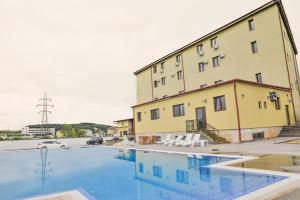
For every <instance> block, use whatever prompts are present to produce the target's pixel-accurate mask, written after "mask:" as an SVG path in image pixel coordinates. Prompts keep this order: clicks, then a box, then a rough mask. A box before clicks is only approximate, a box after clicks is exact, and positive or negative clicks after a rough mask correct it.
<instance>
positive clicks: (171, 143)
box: [166, 135, 183, 146]
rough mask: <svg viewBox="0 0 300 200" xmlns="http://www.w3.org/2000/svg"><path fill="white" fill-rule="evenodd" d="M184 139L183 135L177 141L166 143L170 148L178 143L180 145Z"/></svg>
mask: <svg viewBox="0 0 300 200" xmlns="http://www.w3.org/2000/svg"><path fill="white" fill-rule="evenodd" d="M182 138H183V136H182V135H178V136H177V138H176V139H175V140H170V142H168V143H166V145H169V146H172V145H176V144H177V143H179V142H180V141H181V140H182Z"/></svg>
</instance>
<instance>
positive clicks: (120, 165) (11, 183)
mask: <svg viewBox="0 0 300 200" xmlns="http://www.w3.org/2000/svg"><path fill="white" fill-rule="evenodd" d="M237 159H240V158H239V157H224V156H220V155H216V156H213V155H191V154H189V155H188V154H170V153H160V152H151V151H136V150H129V149H114V148H107V147H93V148H74V149H66V150H64V149H58V150H48V151H46V150H42V151H41V150H30V151H17V152H3V153H0V173H1V174H0V199H1V200H15V199H24V198H28V197H34V196H39V195H45V194H51V193H58V192H63V191H69V190H79V191H80V192H82V193H83V194H84V195H85V196H86V197H87V198H88V199H92V200H93V199H99V200H116V199H123V200H138V199H139V200H158V199H161V200H184V199H189V200H192V199H193V200H196V199H197V200H198V199H199V200H218V199H222V200H226V199H235V198H238V197H241V196H243V195H245V194H248V193H251V192H253V191H256V190H257V189H260V188H263V187H266V186H268V185H271V184H274V183H277V182H280V181H282V180H284V179H286V178H287V177H286V176H278V175H270V174H269V175H268V174H263V173H253V172H245V171H240V170H231V169H224V168H218V167H213V166H214V165H216V164H218V163H225V162H231V161H234V160H237Z"/></svg>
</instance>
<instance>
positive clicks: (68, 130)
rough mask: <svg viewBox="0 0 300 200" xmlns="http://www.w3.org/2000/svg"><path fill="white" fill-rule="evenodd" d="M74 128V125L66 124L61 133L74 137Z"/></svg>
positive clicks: (64, 135)
mask: <svg viewBox="0 0 300 200" xmlns="http://www.w3.org/2000/svg"><path fill="white" fill-rule="evenodd" d="M72 130H73V127H72V125H71V124H64V126H63V128H62V130H61V133H62V135H63V137H72V136H71V134H72Z"/></svg>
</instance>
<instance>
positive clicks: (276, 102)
mask: <svg viewBox="0 0 300 200" xmlns="http://www.w3.org/2000/svg"><path fill="white" fill-rule="evenodd" d="M275 109H276V110H280V98H279V97H277V100H276V101H275Z"/></svg>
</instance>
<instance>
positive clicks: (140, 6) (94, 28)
mask: <svg viewBox="0 0 300 200" xmlns="http://www.w3.org/2000/svg"><path fill="white" fill-rule="evenodd" d="M266 2H268V0H243V1H241V0H226V1H220V0H148V1H146V0H126V1H124V0H114V1H110V0H51V1H50V0H47V1H46V0H26V1H24V0H0V73H1V78H0V129H7V128H10V129H18V128H21V127H22V126H25V125H27V124H37V123H40V121H41V116H40V115H39V114H38V113H37V112H38V109H37V108H36V107H35V105H36V104H37V103H38V99H39V98H40V97H42V95H43V94H44V91H45V90H46V91H47V92H48V95H49V96H50V97H51V98H52V99H53V103H54V104H55V108H54V109H53V113H52V114H51V115H50V122H51V123H77V122H95V123H104V124H112V121H113V120H117V119H122V118H128V117H131V116H132V110H131V108H130V107H131V106H132V105H134V104H135V91H136V89H135V77H134V75H133V72H134V71H135V70H137V69H139V68H141V67H143V66H145V65H146V64H148V63H150V62H152V61H154V60H156V59H158V58H160V57H162V56H164V55H165V54H167V53H170V52H171V51H173V50H176V49H177V48H179V47H181V46H183V45H185V44H187V43H189V42H191V41H193V40H195V39H197V38H199V37H201V36H202V35H204V34H206V33H208V32H210V31H213V30H214V29H216V28H218V27H220V26H222V25H224V24H225V23H228V22H230V21H232V20H234V19H236V18H238V17H240V16H241V15H243V14H245V13H247V12H249V11H251V10H253V9H255V8H257V7H259V6H261V5H262V4H264V3H266ZM283 3H284V7H285V10H286V12H287V15H288V18H289V21H290V24H291V28H292V31H293V34H294V37H295V41H296V44H297V46H298V47H299V46H300V45H299V42H300V26H299V25H298V24H297V20H298V21H299V19H300V13H299V10H298V8H300V1H297V0H283Z"/></svg>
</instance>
